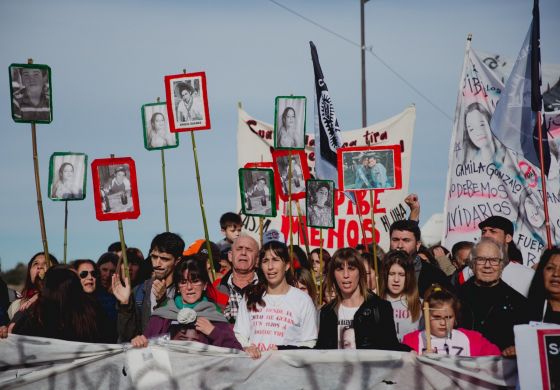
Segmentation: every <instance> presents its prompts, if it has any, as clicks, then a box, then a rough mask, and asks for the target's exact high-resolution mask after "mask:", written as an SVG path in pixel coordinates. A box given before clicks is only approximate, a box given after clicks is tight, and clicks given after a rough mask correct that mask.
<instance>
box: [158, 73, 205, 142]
mask: <svg viewBox="0 0 560 390" xmlns="http://www.w3.org/2000/svg"><path fill="white" fill-rule="evenodd" d="M165 95H166V98H167V102H166V103H167V113H168V117H169V124H170V129H171V131H172V132H180V131H193V130H206V129H209V128H210V115H209V110H208V96H207V93H206V74H205V73H204V72H197V73H184V74H178V75H173V76H165Z"/></svg>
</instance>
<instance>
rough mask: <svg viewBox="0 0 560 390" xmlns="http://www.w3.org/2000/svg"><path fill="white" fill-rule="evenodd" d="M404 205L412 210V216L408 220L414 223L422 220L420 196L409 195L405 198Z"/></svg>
mask: <svg viewBox="0 0 560 390" xmlns="http://www.w3.org/2000/svg"><path fill="white" fill-rule="evenodd" d="M404 203H406V205H407V206H408V207H409V208H410V216H409V218H408V219H410V220H412V221H418V220H420V200H419V198H418V195H416V194H409V195H408V196H407V197H406V198H404Z"/></svg>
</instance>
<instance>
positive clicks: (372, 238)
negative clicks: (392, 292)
mask: <svg viewBox="0 0 560 390" xmlns="http://www.w3.org/2000/svg"><path fill="white" fill-rule="evenodd" d="M369 203H370V207H371V246H372V248H373V250H372V252H373V269H374V270H375V280H376V285H377V289H378V291H379V270H378V266H377V240H376V239H375V208H374V205H373V190H369ZM366 247H367V245H366Z"/></svg>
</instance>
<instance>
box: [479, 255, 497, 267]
mask: <svg viewBox="0 0 560 390" xmlns="http://www.w3.org/2000/svg"><path fill="white" fill-rule="evenodd" d="M474 261H476V263H477V264H478V265H486V262H488V263H490V265H493V266H496V265H499V264H500V263H501V261H502V259H500V258H499V257H475V258H474Z"/></svg>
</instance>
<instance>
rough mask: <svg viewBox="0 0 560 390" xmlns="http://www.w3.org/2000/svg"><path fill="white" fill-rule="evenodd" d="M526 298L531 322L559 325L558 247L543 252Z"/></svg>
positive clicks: (559, 269)
mask: <svg viewBox="0 0 560 390" xmlns="http://www.w3.org/2000/svg"><path fill="white" fill-rule="evenodd" d="M528 298H529V307H530V308H531V309H532V313H531V320H533V321H542V322H548V323H553V324H560V247H554V248H551V249H547V250H545V251H544V252H543V254H542V256H541V260H540V261H539V265H538V266H537V270H536V271H535V276H533V281H532V282H531V287H529V296H528Z"/></svg>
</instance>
